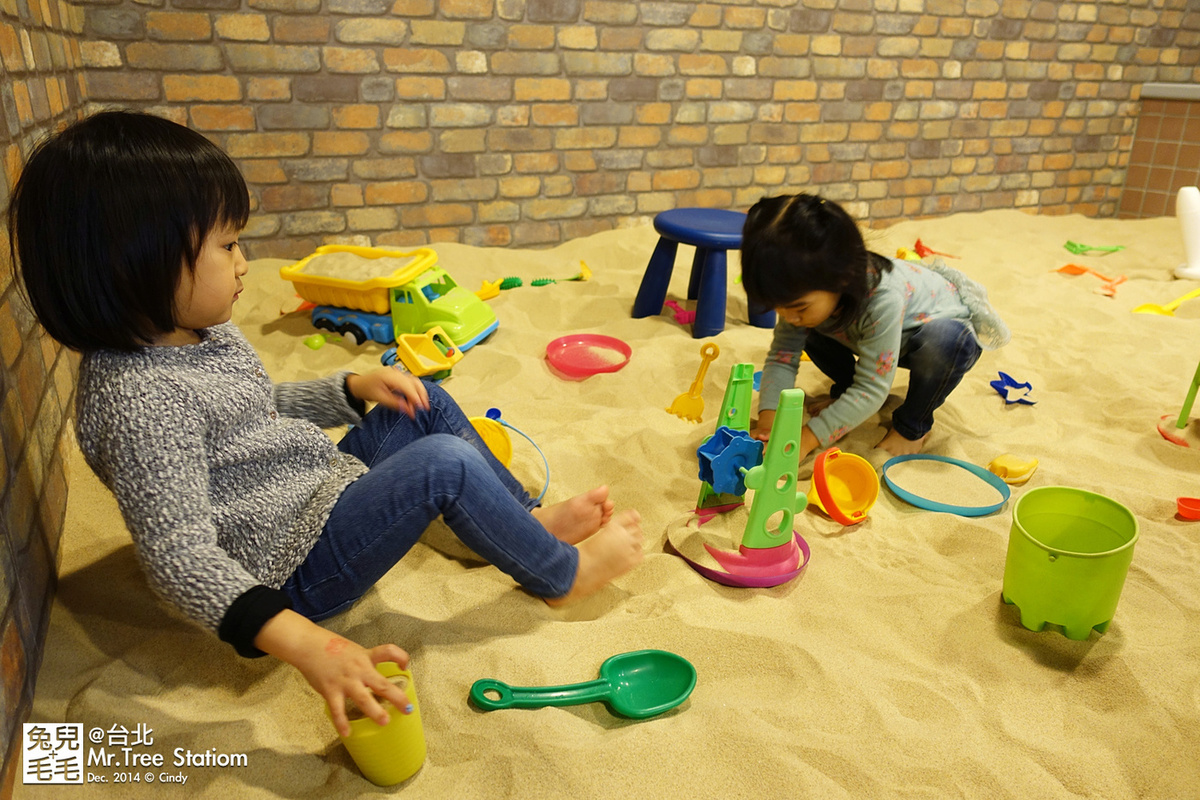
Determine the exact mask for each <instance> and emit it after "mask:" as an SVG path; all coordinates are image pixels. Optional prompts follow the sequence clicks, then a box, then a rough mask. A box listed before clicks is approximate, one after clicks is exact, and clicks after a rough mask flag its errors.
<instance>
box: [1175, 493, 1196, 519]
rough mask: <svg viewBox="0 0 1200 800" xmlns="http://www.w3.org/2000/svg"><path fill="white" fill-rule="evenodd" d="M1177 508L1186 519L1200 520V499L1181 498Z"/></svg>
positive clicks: (1176, 501) (1176, 502) (1176, 503)
mask: <svg viewBox="0 0 1200 800" xmlns="http://www.w3.org/2000/svg"><path fill="white" fill-rule="evenodd" d="M1175 508H1176V510H1177V511H1178V512H1179V516H1181V517H1183V518H1184V519H1200V497H1180V498H1177V499H1176V500H1175Z"/></svg>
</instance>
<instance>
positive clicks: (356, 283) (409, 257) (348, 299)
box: [279, 244, 437, 314]
mask: <svg viewBox="0 0 1200 800" xmlns="http://www.w3.org/2000/svg"><path fill="white" fill-rule="evenodd" d="M330 253H349V254H351V255H356V256H360V257H362V258H397V259H402V260H403V262H404V263H403V264H401V265H400V266H399V267H397V268H396V270H395V271H393V272H392V274H390V275H386V276H382V277H373V278H370V279H369V280H349V279H346V278H338V277H332V276H328V275H315V274H309V273H306V272H305V271H304V269H305V267H307V266H308V265H309V264H310V263H311V262H312V261H313V260H314V259H316V258H318V257H320V256H323V255H327V254H330ZM436 264H437V253H435V252H434V251H433V250H430V249H429V248H427V247H421V248H418V249H416V250H408V251H401V250H385V249H383V248H380V247H358V246H355V245H342V244H326V245H321V246H320V247H318V248H317V249H316V252H314V253H312V254H311V255H308V256H305V257H304V258H302V259H300V260H299V261H297V262H296V263H295V264H289V265H288V266H286V267H282V268H281V269H280V270H279V276H280V277H281V278H283V279H284V280H286V281H291V282H292V285H293V286H294V287H295V289H296V294H298V295H300V296H301V297H302V298H304V299H305V300H308V301H309V302H310V303H316V304H317V305H321V306H337V307H338V308H350V309H354V310H355V311H366V312H368V313H371V314H388V313H390V312H391V305H390V298H389V297H388V291H389V290H390V289H393V288H395V287H397V286H403V285H404V284H406V283H408V282H409V281H411V280H413V279H414V278H416V277H417V276H418V275H420V274H421V273H422V272H424V271H425V270H427V269H429V268H430V267H432V266H435V265H436Z"/></svg>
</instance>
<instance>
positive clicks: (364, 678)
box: [8, 112, 642, 735]
mask: <svg viewBox="0 0 1200 800" xmlns="http://www.w3.org/2000/svg"><path fill="white" fill-rule="evenodd" d="M249 209H250V205H249V195H248V192H247V189H246V185H245V183H244V181H243V179H242V176H241V174H240V173H239V172H238V170H237V167H236V166H235V165H234V163H233V161H232V160H230V158H229V157H228V156H227V155H226V154H225V153H224V152H223V151H221V150H220V149H219V148H218V147H216V146H215V145H213V144H212V143H211V142H209V141H208V140H207V139H205V138H204V137H203V136H201V135H199V134H197V133H195V132H193V131H190V130H188V129H187V128H185V127H183V126H180V125H177V124H175V123H173V122H169V121H166V120H163V119H159V118H157V117H153V116H149V115H144V114H135V113H129V112H106V113H101V114H97V115H95V116H92V117H90V118H88V119H86V120H83V121H82V122H78V123H76V124H74V125H72V126H70V127H68V128H66V129H65V130H64V131H62V132H61V133H59V134H57V135H55V136H53V137H51V138H50V139H48V140H47V141H45V142H43V143H42V144H41V145H39V146H38V147H37V149H36V150H35V151H34V153H33V154H32V155H31V156H30V158H29V161H28V163H27V164H26V167H25V170H24V172H23V173H22V175H21V178H20V180H19V182H18V184H17V186H16V188H15V190H14V192H13V197H12V201H11V205H10V207H9V210H8V221H9V236H10V247H11V248H12V250H13V255H14V260H15V263H16V264H17V269H18V274H19V276H20V280H21V282H22V285H23V287H24V291H25V295H26V296H27V297H28V299H29V301H30V305H31V306H32V308H33V310H34V313H35V314H36V315H37V317H38V319H39V321H40V322H41V323H42V325H43V327H44V328H45V329H46V331H47V332H48V333H49V334H50V335H51V336H53V337H54V338H55V339H57V340H58V341H59V342H61V343H62V344H63V345H65V346H67V347H69V348H72V349H75V350H78V351H80V352H81V353H82V354H83V358H82V361H81V365H80V372H79V385H78V389H77V395H76V403H77V408H76V411H77V419H76V427H77V432H78V438H79V444H80V447H81V449H82V450H83V454H84V456H85V458H86V460H87V463H88V465H89V466H90V467H91V468H92V470H93V471H95V473H96V475H97V476H99V478H100V480H101V481H103V483H104V484H105V485H106V486H107V487H108V488H109V489H110V490H111V491H112V493H113V494H114V495H115V496H116V499H117V503H118V504H119V506H120V509H121V513H122V515H123V517H124V519H125V522H126V525H127V527H128V528H129V532H130V533H131V534H132V537H133V542H134V546H135V549H136V552H137V557H138V559H139V561H140V563H141V565H142V567H143V569H144V570H145V573H146V576H147V578H148V580H149V583H150V585H151V586H152V587H153V588H154V589H155V590H156V591H157V592H158V593H159V594H160V595H161V596H162V597H164V598H165V599H166V600H167V601H168V602H169V603H170V604H171V605H173V606H174V607H175V608H177V609H178V610H179V611H181V612H182V613H183V614H184V615H186V616H187V617H189V618H190V619H192V620H194V621H195V622H197V623H199V624H200V625H202V626H203V627H205V628H207V629H209V630H210V631H213V632H215V633H216V634H217V635H218V636H219V637H220V638H221V639H222V640H224V641H226V642H229V643H230V644H231V645H233V647H234V648H235V649H236V650H237V652H239V653H241V654H242V655H245V656H261V655H263V654H264V653H269V654H272V655H275V656H277V657H279V658H281V659H283V660H284V661H286V662H288V663H289V664H291V665H293V666H294V667H296V668H297V669H298V670H300V672H301V673H302V674H303V675H304V677H305V679H306V680H307V681H308V682H309V684H311V685H312V687H313V688H314V689H316V691H317V692H318V693H320V694H321V695H322V697H324V698H325V700H326V701H327V702H328V704H329V707H330V710H331V712H332V715H333V719H334V724H335V727H337V729H338V731H339V732H340V733H342V734H343V735H347V734H348V733H349V725H348V723H347V721H346V713H345V700H346V699H347V698H349V699H351V700H353V701H354V702H355V703H357V704H358V706H359V707H360V708H361V709H363V711H365V712H366V713H367V714H368V715H369V716H371V717H372V718H373V719H375V720H376V721H377V722H379V723H380V724H384V723H386V721H387V712H386V711H385V709H384V708H383V706H382V705H381V704H380V702H379V701H378V700H377V699H376V695H377V696H378V697H380V698H386V699H387V700H388V701H390V702H391V703H393V704H394V705H395V706H396V707H397V708H399V709H406V707H407V710H411V706H409V704H408V700H407V698H406V696H405V695H404V693H403V691H402V690H400V689H398V688H396V687H395V686H393V685H392V684H391V683H389V682H388V681H387V680H385V679H384V678H382V676H380V675H379V673H378V672H376V670H375V668H374V664H376V663H378V662H380V661H396V662H398V663H400V664H401V665H402V666H403V665H406V664H407V662H408V655H407V653H405V652H404V651H403V650H401V649H400V648H399V647H398V646H396V645H395V644H390V643H388V644H381V645H378V646H375V647H372V648H370V649H367V648H364V647H362V646H360V645H358V644H356V643H354V642H351V641H348V640H346V639H344V638H342V637H340V636H338V635H336V634H335V633H333V632H331V631H329V630H326V629H325V628H322V627H321V626H319V625H317V624H316V621H317V620H321V619H324V618H326V617H329V616H331V615H334V614H337V613H338V612H340V611H343V610H344V609H346V608H348V607H349V606H351V605H352V604H353V603H354V602H355V601H356V600H358V598H359V597H361V596H362V595H363V594H364V593H365V592H366V591H367V590H368V589H369V588H370V587H371V586H372V585H374V584H375V582H376V581H378V580H379V579H380V578H381V577H382V576H383V575H384V573H386V572H387V571H388V570H389V569H391V567H392V566H393V565H394V564H395V563H396V562H397V561H399V560H400V558H401V557H403V556H404V554H405V553H406V552H408V550H409V549H410V548H411V547H412V546H413V544H415V543H416V541H417V540H418V539H419V538H420V536H421V534H422V532H423V531H424V530H425V528H426V526H427V525H428V524H429V522H430V521H431V520H433V519H434V518H436V517H438V516H439V515H441V516H443V517H444V519H445V520H446V523H447V524H448V526H449V527H450V528H451V530H453V531H454V532H455V534H456V535H457V536H458V537H459V538H460V539H462V541H463V542H464V543H465V544H466V545H467V546H469V547H470V548H471V549H472V550H474V551H475V552H476V553H478V554H479V555H481V556H483V557H484V558H486V559H487V560H488V561H490V562H491V563H493V564H495V565H496V566H497V567H499V568H500V569H502V570H504V571H505V572H507V573H508V574H509V575H511V576H512V577H513V578H515V579H516V580H517V582H518V583H520V584H521V585H522V586H523V587H525V588H526V589H527V590H529V591H530V592H531V593H533V594H534V595H537V596H539V597H542V598H544V599H546V600H547V602H551V603H560V602H565V601H569V600H572V599H575V598H577V597H581V596H583V595H586V594H589V593H591V592H594V591H595V590H597V589H598V588H600V587H601V586H603V585H604V584H605V583H607V582H608V581H609V580H611V579H612V578H614V577H616V576H617V575H620V574H622V573H624V572H625V571H627V570H629V569H631V568H632V567H633V566H634V565H636V564H637V563H638V562H639V561H640V560H641V557H642V533H641V528H640V517H639V515H638V514H637V512H636V511H625V512H621V513H619V514H616V515H614V513H613V502H612V501H611V500H610V499H609V498H608V489H607V487H603V486H602V487H599V488H597V489H594V490H592V491H590V492H587V493H585V494H582V495H579V496H577V497H574V498H572V499H570V500H567V501H565V502H563V503H560V504H558V505H556V506H551V507H547V508H541V507H538V506H537V503H536V501H534V500H533V499H532V498H531V497H530V496H529V494H528V493H526V492H525V490H524V489H523V488H522V487H521V485H520V484H519V483H518V482H517V481H516V479H515V478H513V476H512V475H511V474H509V472H508V471H507V470H506V469H505V468H504V467H503V466H502V465H501V464H500V462H499V461H497V460H496V459H495V458H494V457H493V456H492V454H491V453H490V452H489V450H488V448H487V446H486V445H485V444H484V443H483V442H482V441H481V440H480V438H479V436H478V435H477V434H476V433H475V431H474V428H473V427H472V426H471V424H470V422H468V420H467V419H466V417H465V416H464V415H463V412H462V411H461V410H460V409H459V408H458V406H457V405H456V404H455V402H454V401H453V400H452V399H451V398H450V397H449V396H448V395H447V394H446V393H445V392H444V391H443V390H441V389H440V388H438V387H437V386H435V385H433V384H426V383H423V382H422V381H420V380H418V379H416V378H414V377H412V376H411V375H408V374H405V373H402V372H400V371H398V370H395V369H391V368H385V369H380V370H377V371H374V372H371V373H369V374H365V375H355V374H352V373H349V372H341V373H338V374H335V375H332V376H329V377H328V378H324V379H320V380H313V381H302V382H293V383H279V384H273V383H272V382H271V380H270V378H268V377H267V375H266V373H265V370H264V368H263V364H262V362H261V361H260V360H259V358H258V355H257V354H256V353H255V352H254V350H253V348H252V347H251V346H250V344H249V343H248V342H247V340H246V339H245V337H244V336H243V335H242V334H241V332H240V331H239V330H238V329H237V327H236V326H234V325H233V324H232V323H231V322H230V317H231V314H232V308H233V304H234V302H235V301H236V300H237V297H238V294H239V293H240V291H241V288H242V282H241V278H242V276H243V275H244V274H245V273H246V269H247V267H246V260H245V259H244V258H243V257H242V254H241V251H240V249H239V247H238V233H239V232H240V231H241V229H242V228H243V227H244V226H245V224H246V220H247V218H248V216H249ZM367 402H372V403H376V404H377V405H375V407H374V408H373V409H372V410H371V411H369V412H368V411H367V410H366V403H367ZM346 423H352V424H354V425H355V427H354V428H353V430H351V431H350V432H349V433H348V434H347V435H346V436H345V437H344V438H343V439H342V440H341V441H340V442H339V443H338V444H337V445H335V444H334V443H333V442H332V440H330V438H329V437H328V436H327V435H326V434H325V433H324V432H323V431H322V430H321V428H322V427H333V426H336V425H343V424H346Z"/></svg>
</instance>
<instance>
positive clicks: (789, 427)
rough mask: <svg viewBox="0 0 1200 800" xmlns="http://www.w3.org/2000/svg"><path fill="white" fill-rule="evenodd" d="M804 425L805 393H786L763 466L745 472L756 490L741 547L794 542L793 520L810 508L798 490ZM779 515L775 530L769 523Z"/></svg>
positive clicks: (776, 415)
mask: <svg viewBox="0 0 1200 800" xmlns="http://www.w3.org/2000/svg"><path fill="white" fill-rule="evenodd" d="M803 425H804V390H802V389H785V390H784V391H783V393H782V394H781V395H780V396H779V408H778V409H776V411H775V423H774V425H772V427H771V438H770V439H769V440H767V451H766V453H765V454H764V455H763V463H762V464H759V465H758V466H757V467H754V468H753V469H749V470H745V475H746V486H747V488H750V489H753V490H754V502H752V503H751V504H750V520H749V521H748V522H747V523H746V530H745V532H744V533H743V534H742V547H747V548H758V549H765V548H768V547H778V546H779V545H781V544H787V543H788V542H790V541H792V519H793V518H794V517H795V516H796V514H798V513H799V512H801V511H803V510H804V509H805V508H807V507H808V496H807V494H806V493H805V492H801V491H799V490H798V489H797V488H796V486H797V480H796V475H797V473H798V472H799V471H800V430H801V428H802V427H803ZM776 514H782V516H780V517H779V518H778V525H777V526H776V527H775V529H774V530H772V529H770V528H769V527H768V523H769V522H771V520H772V517H775V515H776Z"/></svg>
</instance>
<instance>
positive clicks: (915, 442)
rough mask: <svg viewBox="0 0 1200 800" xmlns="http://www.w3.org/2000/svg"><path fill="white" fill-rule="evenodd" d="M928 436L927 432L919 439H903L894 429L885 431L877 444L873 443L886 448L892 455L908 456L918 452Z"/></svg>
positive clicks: (880, 447)
mask: <svg viewBox="0 0 1200 800" xmlns="http://www.w3.org/2000/svg"><path fill="white" fill-rule="evenodd" d="M928 438H929V434H928V433H927V434H925V435H924V436H922V437H921V438H920V439H905V438H904V437H903V436H901V435H900V434H899V433H897V432H896V429H895V428H893V429H892V430H890V431H888V432H887V436H884V437H883V439H882V440H881V441H880V442H879V444H877V445H875V446H876V447H878V448H879V449H880V450H886V451H887V452H889V453H891V454H892V455H894V456H908V455H912V454H913V453H919V452H921V450H922V449H923V448H924V447H925V440H926V439H928Z"/></svg>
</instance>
